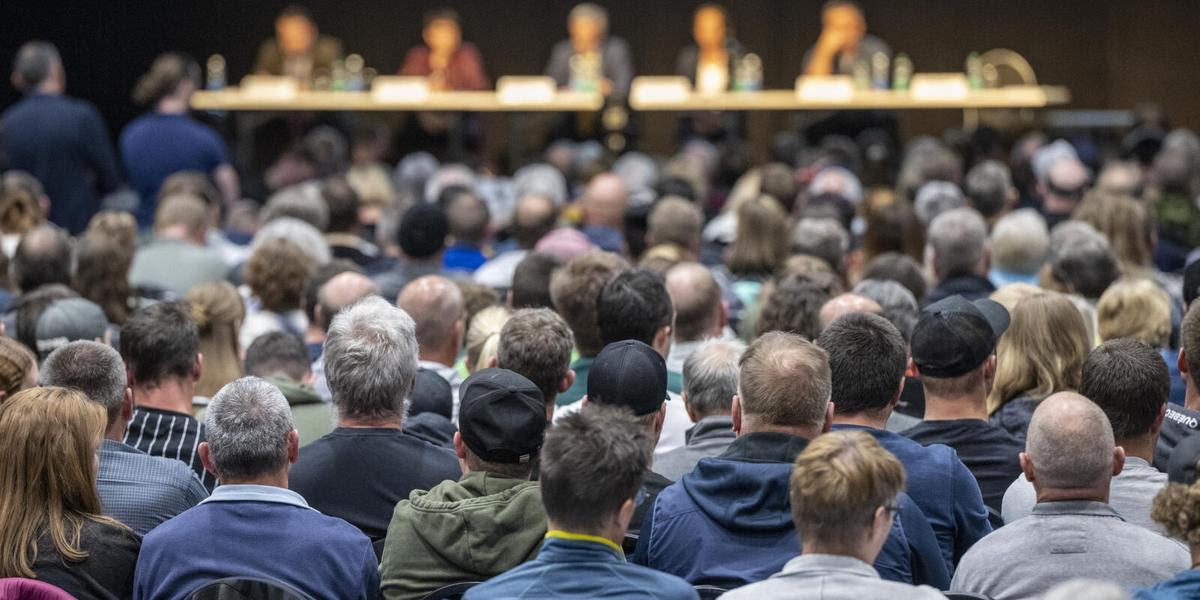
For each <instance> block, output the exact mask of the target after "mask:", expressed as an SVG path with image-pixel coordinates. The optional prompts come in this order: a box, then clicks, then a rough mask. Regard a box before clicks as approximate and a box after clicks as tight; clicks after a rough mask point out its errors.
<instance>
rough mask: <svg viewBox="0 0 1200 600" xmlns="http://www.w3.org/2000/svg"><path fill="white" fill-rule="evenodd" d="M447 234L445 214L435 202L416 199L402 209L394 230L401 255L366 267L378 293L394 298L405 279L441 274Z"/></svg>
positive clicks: (447, 227)
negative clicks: (423, 201)
mask: <svg viewBox="0 0 1200 600" xmlns="http://www.w3.org/2000/svg"><path fill="white" fill-rule="evenodd" d="M449 233H450V223H449V221H448V220H447V219H446V213H445V211H443V210H442V209H441V208H440V207H439V206H437V205H436V204H426V203H422V202H418V203H417V204H415V205H413V207H412V208H409V209H408V210H407V211H405V213H404V216H403V217H401V218H400V229H399V230H398V231H397V233H396V242H397V243H398V245H399V246H400V252H401V256H399V257H395V258H385V259H381V260H379V261H377V262H376V263H375V264H374V265H372V266H370V267H368V269H367V272H368V273H367V274H368V275H371V278H372V279H373V280H374V281H375V285H377V286H379V294H380V295H381V296H383V297H384V298H387V299H388V300H394V299H395V298H396V296H398V295H399V294H400V290H402V289H404V286H405V285H408V282H410V281H412V280H414V279H417V278H419V277H423V276H425V275H435V274H439V273H441V272H442V253H443V252H444V251H445V249H446V236H447V235H449Z"/></svg>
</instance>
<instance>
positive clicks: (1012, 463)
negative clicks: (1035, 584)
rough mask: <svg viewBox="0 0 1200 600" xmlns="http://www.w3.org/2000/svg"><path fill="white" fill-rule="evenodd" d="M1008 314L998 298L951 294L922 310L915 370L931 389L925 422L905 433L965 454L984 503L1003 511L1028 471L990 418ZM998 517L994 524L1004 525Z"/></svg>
mask: <svg viewBox="0 0 1200 600" xmlns="http://www.w3.org/2000/svg"><path fill="white" fill-rule="evenodd" d="M1008 323H1009V316H1008V311H1007V310H1005V309H1004V307H1003V306H1001V305H1000V304H998V303H996V302H993V301H992V300H987V299H981V300H976V301H974V302H968V301H967V300H965V299H963V297H962V296H951V297H949V298H946V299H945V300H942V301H941V302H937V303H934V304H931V305H930V306H929V307H928V308H926V309H925V310H924V311H923V312H922V313H921V317H920V320H918V321H917V326H916V328H915V329H913V337H912V363H911V365H912V367H913V368H914V370H915V371H916V372H917V374H918V376H919V377H920V380H921V384H922V385H923V386H924V387H925V421H924V422H922V423H920V424H919V425H917V426H915V427H913V428H911V429H909V430H908V431H905V432H904V434H903V435H904V436H905V437H907V438H909V439H911V440H913V441H916V442H918V443H920V444H921V445H922V446H929V445H931V444H945V445H947V446H950V447H951V448H954V450H955V452H958V459H959V460H961V461H962V462H963V464H964V465H966V466H967V469H969V470H970V471H971V474H972V475H974V476H975V481H976V482H978V483H979V489H980V491H981V492H982V493H983V503H984V504H986V505H987V507H988V508H989V509H991V511H994V512H995V513H999V512H1000V506H1001V503H1002V501H1003V500H1004V490H1006V489H1008V485H1009V484H1010V483H1012V482H1013V480H1014V479H1016V478H1017V476H1019V475H1020V474H1021V462H1020V461H1019V460H1018V459H1017V456H1018V455H1019V454H1020V453H1021V450H1023V449H1024V445H1022V444H1021V441H1020V440H1018V439H1017V438H1015V437H1013V436H1012V435H1011V434H1010V433H1008V432H1007V431H1005V430H1004V429H1003V428H1001V427H997V426H996V425H993V424H991V423H989V422H988V413H987V395H988V392H989V391H990V390H991V388H992V381H993V380H995V377H996V342H997V340H999V339H1000V335H1001V334H1002V333H1004V331H1005V330H1006V329H1008ZM1000 524H1001V523H998V522H997V520H996V519H995V518H994V517H993V518H992V525H994V526H999V525H1000Z"/></svg>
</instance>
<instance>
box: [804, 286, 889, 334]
mask: <svg viewBox="0 0 1200 600" xmlns="http://www.w3.org/2000/svg"><path fill="white" fill-rule="evenodd" d="M850 313H871V314H876V315H882V314H883V307H882V306H880V305H879V303H878V302H876V301H874V300H872V299H870V298H867V297H866V296H860V295H858V294H853V293H846V294H841V295H839V296H834V297H833V298H830V299H829V301H828V302H826V303H825V304H823V305H822V306H821V311H820V312H818V313H817V318H818V319H820V321H821V330H824V329H825V328H826V327H829V324H830V323H833V322H834V321H836V320H837V319H838V317H841V316H842V315H848V314H850Z"/></svg>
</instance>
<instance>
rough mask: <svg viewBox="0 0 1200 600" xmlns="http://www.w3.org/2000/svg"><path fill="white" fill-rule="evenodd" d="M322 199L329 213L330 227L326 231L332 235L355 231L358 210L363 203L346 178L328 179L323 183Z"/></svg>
mask: <svg viewBox="0 0 1200 600" xmlns="http://www.w3.org/2000/svg"><path fill="white" fill-rule="evenodd" d="M321 199H322V200H324V201H325V206H326V207H327V209H328V212H329V225H328V226H327V227H326V231H328V232H330V233H347V232H352V231H354V227H355V226H356V225H358V209H359V206H360V205H361V202H360V201H359V198H358V192H355V191H354V188H353V187H351V186H350V184H349V183H348V182H347V181H346V178H345V177H328V178H326V179H325V180H324V181H322V182H321Z"/></svg>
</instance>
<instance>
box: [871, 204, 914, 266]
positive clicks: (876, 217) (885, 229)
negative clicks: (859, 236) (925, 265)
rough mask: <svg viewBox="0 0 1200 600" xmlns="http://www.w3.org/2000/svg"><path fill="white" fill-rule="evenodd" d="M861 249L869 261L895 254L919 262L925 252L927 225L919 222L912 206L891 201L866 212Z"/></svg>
mask: <svg viewBox="0 0 1200 600" xmlns="http://www.w3.org/2000/svg"><path fill="white" fill-rule="evenodd" d="M862 247H863V253H864V254H866V256H867V257H868V258H874V257H876V256H880V255H882V254H887V253H893V252H896V253H901V254H906V255H908V256H911V257H913V258H914V259H920V258H921V255H922V253H923V252H924V251H925V225H924V224H923V223H921V220H920V219H918V218H917V213H916V212H915V211H914V210H913V207H912V204H911V203H909V202H907V201H904V200H900V199H895V200H892V201H891V203H890V204H885V205H884V206H882V207H880V208H870V209H869V210H868V211H867V230H866V232H865V233H864V234H863V240H862Z"/></svg>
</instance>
